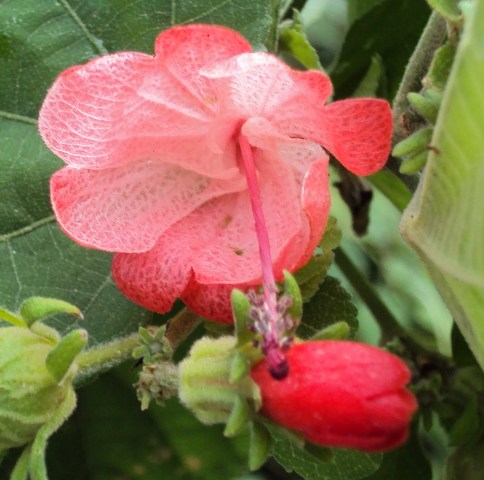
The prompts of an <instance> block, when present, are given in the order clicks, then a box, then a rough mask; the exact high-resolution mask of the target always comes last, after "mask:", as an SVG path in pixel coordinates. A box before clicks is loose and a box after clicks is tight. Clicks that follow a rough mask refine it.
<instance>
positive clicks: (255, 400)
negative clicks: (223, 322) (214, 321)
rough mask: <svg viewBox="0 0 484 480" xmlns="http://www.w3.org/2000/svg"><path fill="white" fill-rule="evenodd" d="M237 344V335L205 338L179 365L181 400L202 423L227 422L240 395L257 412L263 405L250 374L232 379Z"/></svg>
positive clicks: (197, 343)
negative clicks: (235, 336) (233, 380)
mask: <svg viewBox="0 0 484 480" xmlns="http://www.w3.org/2000/svg"><path fill="white" fill-rule="evenodd" d="M235 346H236V339H235V338H234V337H220V338H217V339H212V338H208V337H204V338H202V339H200V340H199V341H198V342H196V343H195V344H194V345H193V347H192V349H191V350H190V354H189V355H188V356H187V357H186V358H185V359H184V360H183V361H182V362H181V363H180V364H179V381H180V384H179V396H180V399H181V401H182V402H183V403H184V404H185V405H186V406H187V407H188V408H189V409H190V410H191V411H192V412H193V413H194V414H195V416H196V417H197V418H198V419H199V420H200V421H201V422H202V423H205V424H214V423H226V422H227V421H228V420H229V418H230V415H231V412H232V410H233V408H234V405H235V403H236V399H237V397H238V396H240V397H242V398H243V399H245V400H246V401H247V402H249V404H250V405H251V407H252V408H253V411H256V410H258V409H259V407H260V402H261V400H260V393H259V389H258V387H257V385H256V384H255V383H254V382H253V381H252V379H251V378H250V377H249V376H248V375H246V376H245V377H243V378H239V379H238V380H237V381H236V382H234V383H231V382H230V376H231V370H232V365H233V361H234V358H235V356H236V350H235Z"/></svg>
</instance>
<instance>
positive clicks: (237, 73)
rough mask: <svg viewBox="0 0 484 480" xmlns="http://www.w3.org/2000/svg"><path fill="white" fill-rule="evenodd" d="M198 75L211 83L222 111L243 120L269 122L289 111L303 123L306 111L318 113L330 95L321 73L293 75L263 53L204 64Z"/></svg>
mask: <svg viewBox="0 0 484 480" xmlns="http://www.w3.org/2000/svg"><path fill="white" fill-rule="evenodd" d="M201 74H202V75H204V76H206V77H207V78H210V79H212V80H213V81H214V84H215V85H216V87H217V92H218V97H219V99H220V101H221V102H222V105H223V108H224V109H225V110H227V111H232V112H235V113H237V114H238V115H239V116H242V117H243V118H248V117H252V116H264V117H265V118H267V119H268V120H270V121H272V120H273V119H277V118H278V117H279V115H281V114H283V116H285V113H284V112H286V111H287V110H288V109H290V110H291V111H295V112H296V113H297V116H298V117H302V118H303V119H304V118H305V116H306V115H307V112H308V110H314V109H321V108H322V106H323V105H324V103H325V101H326V100H327V99H328V97H329V96H330V95H331V92H332V85H331V82H330V80H329V78H328V77H327V76H326V75H325V74H324V73H322V72H316V71H309V72H297V71H294V70H292V69H290V68H289V67H288V66H287V65H286V64H284V63H283V62H282V61H281V60H279V59H278V58H277V57H275V56H273V55H270V54H268V53H263V52H255V53H245V54H241V55H237V56H235V57H232V58H230V59H228V60H226V61H224V62H219V63H217V64H213V65H211V64H207V66H206V67H204V68H203V69H202V70H201Z"/></svg>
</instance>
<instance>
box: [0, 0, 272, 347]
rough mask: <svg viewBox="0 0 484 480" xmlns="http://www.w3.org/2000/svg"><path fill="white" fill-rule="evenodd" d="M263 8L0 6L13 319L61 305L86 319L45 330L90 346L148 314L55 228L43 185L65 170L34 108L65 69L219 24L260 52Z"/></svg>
mask: <svg viewBox="0 0 484 480" xmlns="http://www.w3.org/2000/svg"><path fill="white" fill-rule="evenodd" d="M271 21H272V19H271V9H270V6H269V5H268V2H267V1H265V0H254V1H250V2H245V1H241V0H211V1H210V2H206V1H205V0H191V1H190V2H186V1H183V0H139V1H136V2H133V1H130V0H115V1H111V2H105V1H101V0H86V1H82V2H81V1H79V0H58V1H55V0H43V1H41V2H32V1H31V0H10V1H9V0H7V1H4V2H1V3H0V72H2V87H1V88H0V106H1V107H0V131H1V132H2V133H1V135H0V170H1V171H2V174H1V175H0V191H1V192H2V202H1V203H0V271H1V275H0V304H2V306H5V307H6V309H8V310H10V311H18V308H19V307H20V304H21V303H22V301H23V300H24V299H25V298H27V297H29V296H34V295H43V296H49V297H54V298H59V299H63V300H65V301H67V302H70V303H73V304H74V305H77V306H78V307H79V308H80V309H81V310H82V312H83V313H84V315H85V320H84V321H83V322H82V324H78V322H73V321H72V318H69V317H67V316H65V315H61V316H57V317H56V318H55V319H54V320H52V321H50V323H51V324H53V325H55V326H56V328H58V329H59V330H60V331H65V330H68V329H72V328H77V327H79V326H82V327H84V328H85V329H87V330H88V332H89V338H90V344H91V346H92V345H96V344H98V343H99V342H104V341H107V340H110V339H112V338H114V337H119V336H123V335H127V334H129V333H131V332H134V331H136V330H137V328H138V326H139V324H140V323H141V324H142V323H145V322H146V321H147V319H148V318H150V316H151V314H149V313H148V312H146V311H145V310H143V309H141V308H140V307H137V306H135V305H134V304H132V303H131V302H129V301H128V300H127V299H125V298H124V297H123V296H122V295H121V294H120V293H119V292H118V291H117V288H116V286H115V285H114V283H113V281H112V278H111V274H110V270H111V267H110V264H111V255H110V254H106V253H101V252H96V251H93V250H87V249H84V248H81V247H79V246H77V245H75V244H74V243H73V242H72V241H71V240H69V239H68V238H67V237H66V236H65V235H64V234H63V233H61V232H60V230H59V229H58V227H57V226H56V224H55V219H54V217H53V215H52V211H51V207H50V201H49V178H50V176H51V175H52V173H54V172H55V171H56V170H58V169H59V168H61V167H62V165H63V164H62V162H61V161H60V160H59V159H57V158H56V157H55V156H54V155H52V154H51V153H50V152H49V151H48V149H47V148H46V147H45V146H44V144H43V142H42V140H41V139H40V136H39V134H38V132H37V127H36V117H37V114H38V110H39V107H40V105H41V102H42V100H43V98H44V96H45V94H46V92H47V89H48V88H49V86H50V85H51V84H52V82H53V81H54V79H55V78H56V76H57V75H58V74H59V73H60V72H61V71H63V70H64V69H65V68H67V67H70V66H72V65H75V64H80V63H85V62H86V61H88V60H89V59H91V58H93V57H96V56H98V55H101V54H104V53H108V52H115V51H120V50H137V51H142V52H148V53H152V52H153V42H154V40H155V38H156V36H157V35H158V33H159V32H160V31H161V30H163V29H166V28H168V27H170V26H171V25H176V24H186V23H191V22H199V23H203V22H205V23H216V24H222V25H226V26H229V27H232V28H234V29H236V30H238V31H240V32H241V33H242V34H243V35H244V36H246V38H247V39H248V40H249V41H250V42H251V43H252V45H253V46H254V48H257V49H261V48H264V44H265V42H266V40H267V37H268V35H269V30H270V27H271Z"/></svg>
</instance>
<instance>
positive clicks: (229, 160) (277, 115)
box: [39, 25, 392, 323]
mask: <svg viewBox="0 0 484 480" xmlns="http://www.w3.org/2000/svg"><path fill="white" fill-rule="evenodd" d="M331 93H332V86H331V82H330V80H329V78H328V77H327V76H326V75H325V74H324V73H322V72H318V71H306V72H299V71H295V70H292V69H290V68H289V67H288V66H287V65H285V64H284V63H283V62H282V61H280V60H279V59H278V58H276V57H275V56H273V55H271V54H267V53H262V52H252V50H251V47H250V45H249V43H248V42H247V41H246V40H245V39H244V38H243V37H242V36H241V35H240V34H238V33H237V32H235V31H233V30H230V29H228V28H225V27H219V26H213V25H188V26H180V27H174V28H171V29H169V30H166V31H164V32H163V33H161V34H160V35H159V36H158V38H157V40H156V44H155V56H150V55H146V54H143V53H137V52H120V53H115V54H112V55H106V56H103V57H99V58H95V59H93V60H91V61H90V62H88V63H87V64H85V65H81V66H75V67H72V68H69V69H67V70H66V71H64V72H63V73H61V75H60V76H59V77H58V78H57V80H56V81H55V83H54V85H53V86H52V87H51V89H50V90H49V93H48V95H47V97H46V99H45V102H44V104H43V107H42V109H41V112H40V118H39V128H40V133H41V135H42V137H43V139H44V141H45V142H46V144H47V145H48V146H49V148H50V149H51V150H52V151H53V152H54V153H55V154H56V155H58V156H59V157H60V158H61V159H62V160H64V162H65V163H66V166H65V167H64V168H62V169H61V170H60V171H58V172H57V173H55V174H54V176H53V177H52V180H51V200H52V205H53V208H54V212H55V215H56V217H57V220H58V223H59V225H60V227H61V228H62V230H63V231H64V232H65V233H66V234H67V235H68V236H69V237H71V238H72V239H73V240H74V241H75V242H77V243H79V244H80V245H83V246H86V247H91V248H96V249H100V250H105V251H110V252H116V255H115V257H114V261H113V276H114V279H115V281H116V283H117V284H118V286H119V288H120V289H121V290H122V291H123V293H124V294H125V295H126V296H128V297H129V298H131V299H132V300H133V301H135V302H137V303H139V304H141V305H143V306H145V307H146V308H149V309H151V310H154V311H157V312H160V313H164V312H167V311H169V310H170V309H171V307H172V305H173V303H174V301H175V300H176V299H177V298H181V299H182V300H183V301H184V302H185V304H186V305H187V306H188V307H189V308H191V309H192V310H193V311H194V312H196V313H198V314H199V315H201V316H203V317H206V318H209V319H212V320H215V321H220V322H227V323H231V322H232V313H231V307H230V292H231V291H232V289H233V288H238V289H240V290H243V291H247V290H248V289H249V288H251V287H254V286H257V285H260V284H261V283H262V282H263V281H264V283H265V286H266V287H267V286H268V284H269V285H270V284H272V283H273V282H274V280H280V279H281V278H282V272H283V270H288V271H290V272H294V271H295V270H297V269H298V268H300V267H302V266H303V265H304V264H305V263H306V262H307V261H308V260H309V258H310V257H311V255H312V253H313V251H314V249H315V247H316V246H317V244H318V242H319V240H320V238H321V236H322V233H323V231H324V228H325V225H326V220H327V216H328V210H329V206H330V198H329V192H328V155H327V154H326V153H325V151H324V150H323V148H321V147H324V149H326V150H327V151H328V152H330V153H331V154H332V155H334V156H335V157H336V158H337V160H339V161H340V162H341V163H342V164H343V165H344V166H345V167H346V168H348V169H349V170H351V171H352V172H354V173H356V174H358V175H369V174H372V173H375V172H376V171H378V170H379V169H380V168H381V167H382V166H383V165H384V163H385V162H386V159H387V157H388V154H389V151H390V136H391V130H392V122H391V112H390V107H389V105H388V103H387V102H385V101H383V100H378V99H351V100H343V101H337V102H334V103H331V104H325V102H326V101H327V100H328V98H329V97H330V95H331ZM247 161H249V163H250V164H251V165H252V167H251V168H252V177H253V178H252V180H253V181H254V182H255V185H256V187H257V189H258V195H259V201H258V204H259V207H260V208H259V211H260V212H262V217H263V219H265V220H264V222H263V223H262V225H263V227H258V229H257V233H256V228H255V226H254V216H255V215H257V213H256V210H253V205H251V200H252V201H253V200H254V195H253V194H254V191H253V188H252V187H251V186H250V182H249V176H250V175H251V174H250V172H249V170H248V169H247ZM256 223H257V218H256ZM261 228H262V230H261ZM263 230H266V232H265V237H264V232H263ZM263 237H264V238H265V239H263ZM259 240H260V241H261V251H260V254H261V255H259ZM264 252H265V253H264ZM261 261H262V267H263V268H262V269H261ZM263 277H264V278H263ZM267 290H268V289H267V288H266V289H265V295H266V296H268V297H267V299H268V300H269V302H271V301H273V299H272V300H271V298H269V296H270V295H272V294H271V293H270V292H267ZM273 294H274V295H275V293H273ZM269 306H270V305H269Z"/></svg>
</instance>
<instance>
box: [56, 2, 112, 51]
mask: <svg viewBox="0 0 484 480" xmlns="http://www.w3.org/2000/svg"><path fill="white" fill-rule="evenodd" d="M59 3H60V4H61V5H62V6H63V7H64V8H65V10H66V12H67V13H68V14H69V15H70V17H71V18H72V19H73V20H74V22H75V23H76V24H77V25H78V26H79V28H80V29H81V30H82V33H84V35H85V37H86V39H87V40H88V41H89V43H90V44H91V45H92V46H93V47H94V50H95V51H96V52H97V53H98V54H99V55H105V54H107V53H109V52H108V51H107V50H106V49H105V48H104V47H103V46H102V45H101V43H100V41H99V40H98V39H97V38H96V37H95V36H94V35H93V34H92V33H91V32H90V31H89V29H88V28H87V25H86V24H85V23H84V22H83V21H82V19H81V18H80V17H79V15H77V13H76V11H75V10H74V9H73V8H72V7H71V5H70V4H69V2H68V0H59Z"/></svg>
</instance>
